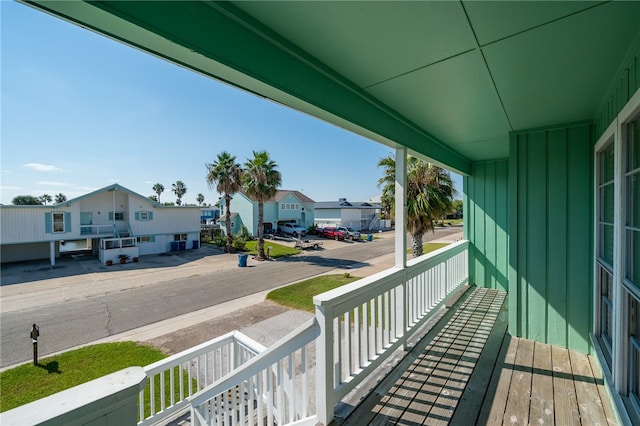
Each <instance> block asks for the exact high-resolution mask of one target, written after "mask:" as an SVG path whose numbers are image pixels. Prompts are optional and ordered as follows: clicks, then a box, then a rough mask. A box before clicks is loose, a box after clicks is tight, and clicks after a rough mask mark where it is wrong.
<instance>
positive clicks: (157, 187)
mask: <svg viewBox="0 0 640 426" xmlns="http://www.w3.org/2000/svg"><path fill="white" fill-rule="evenodd" d="M153 192H155V193H156V194H158V200H157V201H158V202H160V194H162V193H163V192H164V185H163V184H161V183H156V184H155V185H153Z"/></svg>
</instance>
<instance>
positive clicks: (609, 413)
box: [589, 356, 618, 425]
mask: <svg viewBox="0 0 640 426" xmlns="http://www.w3.org/2000/svg"><path fill="white" fill-rule="evenodd" d="M589 363H590V364H591V371H592V372H593V379H594V380H595V382H596V386H597V388H598V394H599V395H600V401H601V402H602V409H603V410H604V415H605V417H606V419H607V423H606V424H608V425H615V424H618V422H617V420H616V414H615V412H614V411H613V407H612V406H611V400H610V399H609V394H608V393H607V388H606V386H605V383H604V377H603V375H602V372H601V371H600V365H599V364H598V361H597V360H596V359H595V358H594V357H593V356H589Z"/></svg>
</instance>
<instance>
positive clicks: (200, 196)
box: [196, 194, 204, 206]
mask: <svg viewBox="0 0 640 426" xmlns="http://www.w3.org/2000/svg"><path fill="white" fill-rule="evenodd" d="M196 201H197V202H198V205H199V206H201V205H202V203H204V195H202V194H198V196H197V197H196Z"/></svg>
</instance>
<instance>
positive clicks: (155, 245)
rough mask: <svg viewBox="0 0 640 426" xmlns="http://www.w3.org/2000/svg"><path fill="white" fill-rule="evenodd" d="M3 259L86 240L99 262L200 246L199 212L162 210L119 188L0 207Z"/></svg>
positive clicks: (41, 255)
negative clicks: (56, 200) (50, 201)
mask: <svg viewBox="0 0 640 426" xmlns="http://www.w3.org/2000/svg"><path fill="white" fill-rule="evenodd" d="M0 223H1V228H0V231H1V234H0V235H1V236H0V245H1V250H2V251H1V255H0V260H1V262H2V263H5V262H17V261H23V260H35V259H47V258H49V259H50V260H51V264H52V265H53V264H55V259H56V258H57V257H59V256H60V245H61V244H63V243H64V242H65V241H74V240H87V247H90V248H91V250H92V251H93V253H94V254H97V255H98V256H99V258H100V261H101V262H103V263H106V262H107V261H108V260H111V261H116V260H117V259H118V256H119V255H121V254H124V255H127V256H129V257H131V258H133V257H138V256H140V255H145V254H157V253H165V252H168V251H171V250H181V249H183V250H184V249H187V248H196V247H198V246H199V239H200V208H199V207H174V206H164V205H162V204H160V203H157V202H155V201H153V200H151V199H149V198H147V197H145V196H143V195H140V194H137V193H135V192H133V191H131V190H129V189H127V188H125V187H123V186H120V185H118V184H114V185H110V186H107V187H104V188H102V189H99V190H97V191H94V192H91V193H88V194H86V195H83V196H81V197H78V198H75V199H72V200H68V201H65V202H64V203H60V204H54V205H49V206H46V205H45V206H43V205H37V206H13V205H10V206H9V205H3V206H0Z"/></svg>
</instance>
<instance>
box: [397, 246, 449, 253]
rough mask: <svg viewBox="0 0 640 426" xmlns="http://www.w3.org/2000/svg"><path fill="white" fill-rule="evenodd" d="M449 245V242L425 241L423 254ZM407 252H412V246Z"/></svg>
mask: <svg viewBox="0 0 640 426" xmlns="http://www.w3.org/2000/svg"><path fill="white" fill-rule="evenodd" d="M448 245H449V243H424V244H423V245H422V254H427V253H430V252H432V251H435V250H438V249H439V248H442V247H445V246H448ZM407 253H409V254H411V247H409V248H408V249H407Z"/></svg>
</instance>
